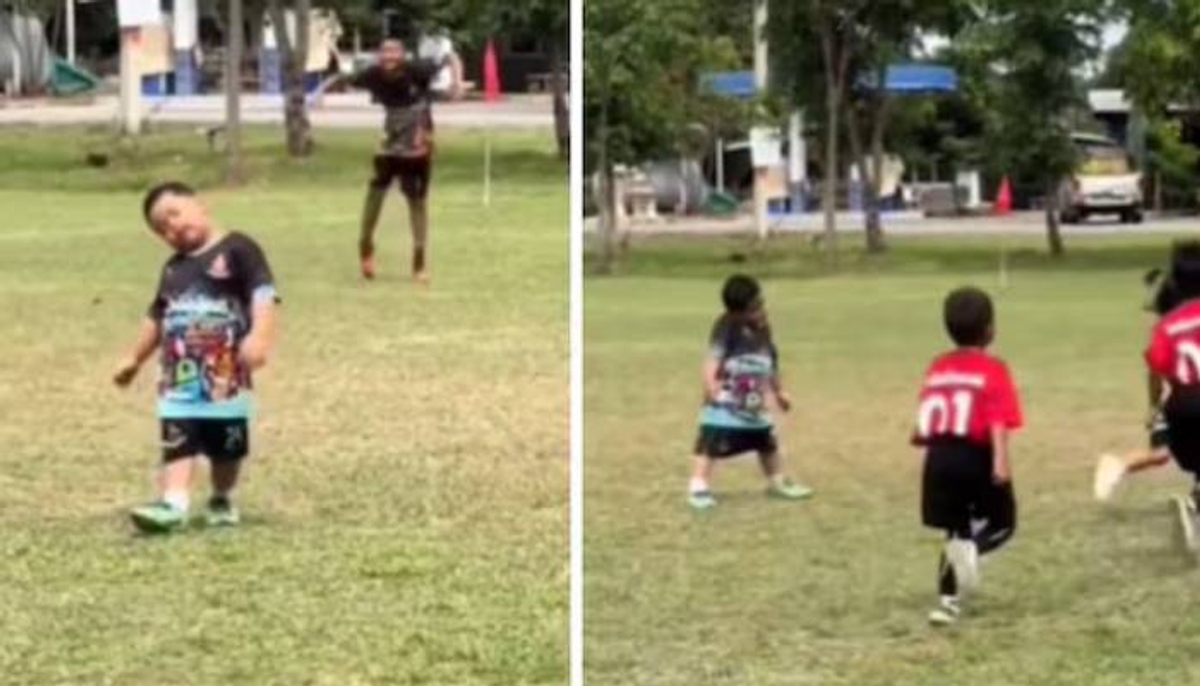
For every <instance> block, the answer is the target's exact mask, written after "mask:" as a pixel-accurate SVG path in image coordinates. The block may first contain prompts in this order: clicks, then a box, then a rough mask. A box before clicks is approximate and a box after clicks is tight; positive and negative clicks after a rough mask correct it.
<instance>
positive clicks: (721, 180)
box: [717, 137, 725, 193]
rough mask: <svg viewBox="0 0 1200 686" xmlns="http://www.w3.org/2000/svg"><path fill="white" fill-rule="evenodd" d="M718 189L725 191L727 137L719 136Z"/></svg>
mask: <svg viewBox="0 0 1200 686" xmlns="http://www.w3.org/2000/svg"><path fill="white" fill-rule="evenodd" d="M717 190H718V191H720V192H722V193H724V192H725V139H724V138H720V137H718V138H717Z"/></svg>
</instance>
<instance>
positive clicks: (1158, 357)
mask: <svg viewBox="0 0 1200 686" xmlns="http://www.w3.org/2000/svg"><path fill="white" fill-rule="evenodd" d="M1146 364H1147V365H1149V366H1150V370H1151V371H1153V372H1154V373H1155V374H1157V375H1159V376H1161V377H1163V378H1164V379H1166V380H1167V381H1169V382H1170V383H1171V385H1172V386H1197V385H1200V300H1191V301H1188V302H1186V303H1184V304H1182V305H1180V306H1179V307H1177V308H1175V309H1174V310H1171V311H1170V312H1169V313H1168V314H1167V315H1166V316H1164V317H1162V318H1161V319H1159V320H1158V323H1157V324H1155V325H1154V333H1153V334H1152V335H1151V337H1150V347H1149V348H1146Z"/></svg>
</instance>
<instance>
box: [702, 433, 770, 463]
mask: <svg viewBox="0 0 1200 686" xmlns="http://www.w3.org/2000/svg"><path fill="white" fill-rule="evenodd" d="M778 451H779V444H778V443H776V442H775V430H774V429H772V428H769V427H768V428H765V429H726V428H723V427H719V426H701V427H700V435H698V436H697V437H696V447H695V454H696V455H705V456H707V457H711V458H722V457H733V456H735V455H741V454H742V453H758V454H759V455H761V456H763V457H769V456H771V455H774V454H775V453H777V452H778Z"/></svg>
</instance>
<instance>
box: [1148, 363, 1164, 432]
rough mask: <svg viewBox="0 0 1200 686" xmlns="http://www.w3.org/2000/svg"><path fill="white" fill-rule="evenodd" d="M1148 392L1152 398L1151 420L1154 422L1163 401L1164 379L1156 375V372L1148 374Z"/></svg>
mask: <svg viewBox="0 0 1200 686" xmlns="http://www.w3.org/2000/svg"><path fill="white" fill-rule="evenodd" d="M1146 390H1147V392H1148V393H1149V396H1150V397H1149V400H1150V405H1149V407H1150V419H1151V420H1152V421H1153V419H1154V414H1155V413H1157V412H1158V409H1159V407H1160V406H1161V405H1162V400H1163V379H1162V377H1161V376H1159V375H1158V374H1156V373H1154V370H1149V371H1147V372H1146Z"/></svg>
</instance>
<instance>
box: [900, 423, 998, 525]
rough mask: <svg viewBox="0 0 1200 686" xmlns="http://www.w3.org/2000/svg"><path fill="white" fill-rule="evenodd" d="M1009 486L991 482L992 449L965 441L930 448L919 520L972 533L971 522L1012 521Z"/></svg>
mask: <svg viewBox="0 0 1200 686" xmlns="http://www.w3.org/2000/svg"><path fill="white" fill-rule="evenodd" d="M1015 517H1016V499H1015V497H1014V496H1013V489H1012V484H1011V483H1008V484H996V483H995V482H994V481H992V448H991V446H988V445H979V444H975V443H970V442H968V441H959V440H947V441H939V442H937V443H935V444H933V445H930V446H929V447H928V449H927V450H926V453H925V470H924V474H923V476H922V479H921V521H922V522H924V524H925V526H929V527H933V528H935V529H942V530H945V531H950V532H954V533H957V534H960V535H969V534H971V533H972V532H971V522H972V520H983V519H1000V520H1004V521H1009V520H1015Z"/></svg>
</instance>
